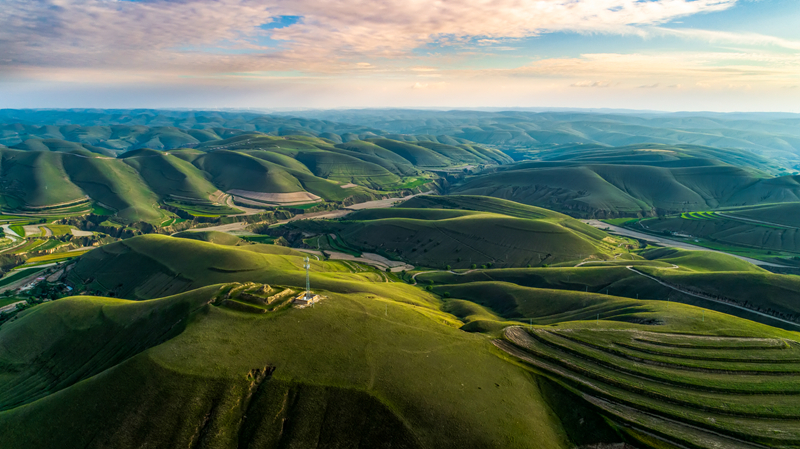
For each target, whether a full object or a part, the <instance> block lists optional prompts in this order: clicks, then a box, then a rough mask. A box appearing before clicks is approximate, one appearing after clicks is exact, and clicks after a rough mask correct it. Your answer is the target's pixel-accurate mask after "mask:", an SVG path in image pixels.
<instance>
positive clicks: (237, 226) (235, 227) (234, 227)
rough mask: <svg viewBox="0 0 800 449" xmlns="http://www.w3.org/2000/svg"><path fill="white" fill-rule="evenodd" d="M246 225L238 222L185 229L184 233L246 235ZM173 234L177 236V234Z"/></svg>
mask: <svg viewBox="0 0 800 449" xmlns="http://www.w3.org/2000/svg"><path fill="white" fill-rule="evenodd" d="M248 224H249V223H246V222H244V221H240V222H236V223H229V224H224V225H219V226H208V227H205V228H192V229H186V231H188V232H203V231H219V232H229V233H234V232H241V233H248V231H247V230H246V229H245V228H246V227H247V225H248ZM179 232H184V231H179ZM175 234H177V232H176V233H175ZM173 235H174V234H173ZM248 235H256V234H253V233H252V232H250V233H248Z"/></svg>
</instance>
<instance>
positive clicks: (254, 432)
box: [0, 198, 800, 449]
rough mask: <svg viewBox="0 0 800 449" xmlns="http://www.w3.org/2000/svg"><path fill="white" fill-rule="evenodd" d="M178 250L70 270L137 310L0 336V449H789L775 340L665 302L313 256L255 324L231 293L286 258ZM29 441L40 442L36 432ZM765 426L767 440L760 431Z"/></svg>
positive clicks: (516, 272)
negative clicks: (293, 448) (411, 275)
mask: <svg viewBox="0 0 800 449" xmlns="http://www.w3.org/2000/svg"><path fill="white" fill-rule="evenodd" d="M461 200H462V201H467V200H468V199H464V198H462V199H461ZM420 202H422V201H420ZM434 202H435V201H434ZM470 202H471V203H472V204H475V201H470ZM486 203H487V204H490V205H495V206H498V203H499V205H500V206H502V205H503V203H502V202H501V201H496V200H490V201H487V202H486ZM418 205H419V204H418ZM397 210H399V211H401V212H402V213H405V214H410V215H414V214H420V213H422V211H426V209H424V208H402V209H397ZM428 211H429V212H430V211H433V213H435V214H439V215H442V216H448V214H449V215H452V214H464V215H463V216H464V217H469V216H471V215H478V216H480V215H482V214H484V212H478V211H472V212H469V211H464V210H459V209H439V208H437V209H428ZM368 212H369V213H373V211H365V212H364V213H368ZM532 212H538V211H536V210H535V209H528V210H527V212H525V213H532ZM374 213H375V214H377V215H380V214H384V213H385V212H383V211H381V210H378V211H375V212H374ZM550 214H553V213H552V212H550ZM553 215H555V216H556V217H557V216H558V214H553ZM442 219H444V220H447V219H449V218H442ZM375 220H376V221H380V220H381V218H377V217H376V218H375ZM199 237H200V239H199V240H194V239H186V238H176V237H166V236H141V237H135V238H132V239H128V240H126V241H123V242H117V243H114V244H110V245H107V246H105V247H102V248H98V249H96V250H94V251H92V252H90V253H89V254H87V255H85V256H83V257H82V258H81V259H80V260H79V261H78V262H77V264H76V266H75V267H74V268H73V269H72V271H71V273H72V274H71V276H73V277H72V279H73V282H74V283H75V285H76V286H78V288H79V289H89V290H91V291H95V292H101V291H104V292H106V293H114V294H116V295H117V296H121V297H127V298H136V299H149V300H145V301H129V300H125V299H119V298H110V297H103V296H91V297H90V296H76V297H71V298H65V299H61V300H58V301H55V302H50V303H45V304H41V305H38V306H36V307H34V308H32V309H29V310H27V311H24V312H21V313H20V314H19V315H18V316H17V317H16V318H15V319H14V320H12V321H10V322H7V323H5V324H3V325H2V326H0V387H2V388H0V430H2V432H0V444H2V445H4V446H5V445H8V446H13V447H16V446H27V445H35V446H38V447H51V446H55V445H57V446H62V447H103V446H114V447H140V446H142V445H154V446H159V445H163V444H168V445H170V446H190V447H195V446H199V447H214V448H216V447H219V448H227V447H261V446H263V445H265V444H276V445H299V446H308V445H314V444H317V445H320V444H323V445H327V446H331V447H350V446H353V445H360V446H368V447H408V448H423V447H425V448H427V447H512V448H513V447H547V448H556V449H558V448H565V449H566V448H572V447H575V446H581V445H593V444H598V443H604V444H612V443H621V442H628V443H633V444H636V445H637V446H639V447H654V448H660V447H663V443H664V441H667V442H672V443H677V444H684V443H686V442H687V441H692V442H693V443H694V444H695V446H696V447H699V448H712V447H719V445H720V444H723V446H724V445H725V444H727V446H725V447H748V446H747V445H748V444H750V443H749V442H755V443H760V444H767V445H774V444H777V445H784V446H791V445H793V444H795V442H796V441H797V440H798V435H796V428H797V427H796V422H797V420H798V419H800V417H798V416H796V409H795V408H793V403H794V402H793V401H794V396H793V395H794V393H795V390H796V388H795V387H793V386H791V385H789V384H787V383H786V382H785V381H784V380H785V379H788V377H787V376H791V375H792V373H795V372H796V369H797V360H798V357H797V354H796V348H795V347H794V343H791V342H792V341H796V339H797V338H798V337H797V336H798V335H800V334H798V333H796V332H788V331H783V330H780V329H776V328H772V327H769V326H765V325H762V324H757V323H753V322H751V321H747V320H744V319H741V318H737V317H734V316H731V315H726V314H723V313H717V312H712V311H703V310H702V309H700V308H698V307H693V306H689V305H684V304H681V303H676V302H666V301H653V300H645V299H633V298H624V297H620V296H615V295H608V294H601V293H591V292H588V293H587V292H583V291H574V290H569V289H566V290H555V289H553V287H548V288H537V287H531V286H526V285H524V282H529V281H532V280H534V279H537V278H538V279H544V278H548V277H549V278H551V281H552V279H555V278H560V277H561V274H560V273H561V270H562V269H561V268H534V269H511V270H476V271H474V272H471V273H458V274H455V273H431V274H428V275H424V276H425V277H424V279H425V280H427V279H428V277H431V279H436V283H435V284H434V285H433V288H432V289H431V290H432V292H427V291H425V290H423V289H421V288H419V287H415V286H412V285H407V284H405V283H402V282H387V281H388V280H389V278H385V277H383V276H380V275H379V273H377V272H376V271H374V270H371V269H369V268H367V267H363V266H362V267H361V268H359V269H357V270H354V269H353V267H354V266H353V265H352V264H345V263H343V262H334V261H317V260H312V261H311V265H312V268H311V272H312V286H314V290H315V292H316V293H318V294H322V295H324V296H325V297H326V299H325V300H323V301H322V302H320V303H318V304H316V305H315V306H314V307H310V308H305V309H297V308H288V307H277V308H265V307H263V306H260V305H259V304H257V303H242V302H241V301H251V300H252V298H251V299H244V296H239V297H238V298H240V299H234V298H236V297H235V296H231V295H232V294H233V292H234V291H240V289H242V288H248V289H250V290H248V291H256V289H258V290H257V291H270V290H272V291H281V289H290V290H291V289H299V288H302V287H301V286H303V285H304V276H303V274H304V273H303V271H302V268H301V267H302V258H303V256H304V254H302V253H298V252H296V251H294V250H292V249H288V248H281V247H275V246H272V245H260V244H251V245H248V244H242V243H240V242H232V241H230V240H228V239H225V241H220V243H222V244H215V243H210V242H207V241H205V240H211V241H219V240H218V239H219V238H221V236H219V235H218V234H215V233H213V232H211V233H206V234H201V235H200V236H199ZM231 243H236V244H237V246H231ZM643 254H644V255H645V256H646V257H640V258H639V259H637V260H631V261H628V263H629V264H635V263H637V262H638V263H640V264H642V265H640V266H638V267H639V268H640V269H642V270H645V269H646V268H645V267H647V266H648V265H647V264H655V265H652V267H657V266H661V267H664V266H670V265H671V264H672V263H680V264H681V265H685V266H686V267H687V268H683V267H682V268H680V269H679V270H674V269H673V271H679V272H680V273H677V274H676V275H680V276H689V275H693V276H694V275H701V276H712V275H720V274H724V273H723V271H720V270H735V271H731V272H730V274H732V275H734V276H735V277H739V278H741V277H742V276H743V275H746V274H747V273H750V274H752V275H758V276H776V275H771V274H769V273H766V274H765V273H763V272H762V271H761V270H759V269H758V268H756V267H753V266H748V265H742V263H741V261H738V260H735V261H734V260H728V258H726V257H725V256H721V257H719V256H717V255H713V256H711V259H709V258H708V257H707V256H706V255H701V254H694V253H692V252H682V251H674V250H667V249H661V250H654V251H649V252H645V253H643ZM609 263H611V262H609ZM659 264H660V265H659ZM654 269H656V268H654ZM569 270H571V272H572V273H573V276H574V277H575V278H578V279H579V280H578V281H574V282H578V283H580V282H581V281H580V279H590V278H596V279H597V278H605V279H608V277H607V276H606V275H605V274H603V273H607V272H609V270H624V271H627V272H628V273H631V275H632V276H637V275H636V274H634V273H632V272H631V271H630V270H627V269H626V268H625V267H624V266H621V267H613V266H612V267H590V266H585V267H579V268H570V269H569ZM661 271H664V272H666V271H669V270H667V269H666V268H664V269H661ZM537 273H540V274H541V276H540V275H539V274H537ZM653 273H654V274H656V275H657V276H662V275H663V273H661V272H658V273H656V272H653ZM551 275H552V276H551ZM503 276H505V280H479V278H480V277H484V278H486V277H499V278H502V277H503ZM553 276H555V278H553ZM638 277H641V276H638ZM448 279H449V280H454V281H455V280H458V282H459V283H458V284H447V283H446V282H449V281H448ZM514 279H516V280H517V281H518V282H520V284H514V283H513V282H515V281H514ZM642 279H643V280H644V282H649V283H651V284H652V285H655V286H658V284H657V283H655V282H653V281H650V280H648V279H646V278H642ZM775 279H778V277H776V278H773V279H772V280H770V281H769V283H772V284H776V282H775V281H774V280H775ZM392 280H394V281H396V280H397V279H396V278H392ZM252 282H255V284H252ZM570 282H573V281H570ZM242 283H247V284H242ZM262 283H263V284H268V285H261V284H262ZM107 286H115V287H114V288H111V289H109V288H108V287H107ZM248 286H250V287H248ZM259 286H260V289H259ZM104 289H105V290H104ZM798 291H800V289H798ZM434 293H437V294H434ZM168 295H171V296H168ZM762 296H768V297H771V296H772V295H762ZM151 298H154V299H151ZM255 298H256V299H257V297H255ZM531 323H533V325H531ZM523 324H524V327H523ZM509 326H510V327H509ZM42 329H47V338H41V336H42V335H43V334H42ZM464 331H468V332H464ZM767 353H768V355H769V357H770V359H769V363H767V361H765V359H764V356H765V355H767ZM723 366H724V367H725V368H724V369H725V370H727V371H725V372H722V371H721V369H722V368H721V367H723ZM698 370H703V371H702V372H700V371H698ZM730 370H733V371H734V372H729V371H730ZM634 380H635V381H634ZM645 387H646V389H645ZM756 390H757V391H756ZM753 391H756V393H757V394H747V395H742V393H743V392H750V393H752V392H753ZM777 391H780V392H782V393H783V394H782V395H775V394H774V393H775V392H777ZM487 410H492V413H486V411H487ZM706 416H713V417H714V418H715V419H714V421H709V420H704V419H702V418H703V417H706ZM645 417H646V418H647V419H645ZM45 423H47V425H48V426H49V428H50V429H51V430H50V431H48V432H37V431H35V429H38V428H40V427H41V426H42V425H45ZM775 426H778V427H779V428H780V429H781V430H783V432H782V433H780V434H779V435H773V434H771V433H770V432H769V429H773V428H775ZM586 429H591V431H590V432H589V431H587V430H586ZM654 434H656V435H659V438H660V439H659V440H657V441H658V442H655V441H656V440H653V439H652V435H654ZM389 442H391V445H389ZM731 444H733V445H736V446H731Z"/></svg>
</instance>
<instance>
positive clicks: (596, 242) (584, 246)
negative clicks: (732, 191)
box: [269, 207, 615, 268]
mask: <svg viewBox="0 0 800 449" xmlns="http://www.w3.org/2000/svg"><path fill="white" fill-rule="evenodd" d="M538 215H539V216H540V217H542V218H540V219H527V218H517V217H512V216H508V215H500V214H495V213H486V212H478V211H463V210H449V209H414V208H407V207H406V208H392V209H372V210H366V211H359V212H355V213H351V214H349V215H347V216H345V217H344V218H342V219H340V220H339V221H296V222H292V223H289V224H286V225H283V226H281V227H279V228H275V229H271V230H270V231H269V232H270V234H271V235H274V236H278V235H283V236H286V237H289V238H290V239H292V240H293V238H294V236H295V235H297V234H298V233H300V232H305V233H306V234H308V233H312V234H335V235H336V240H337V242H338V243H337V244H338V245H344V246H347V247H350V248H352V249H355V250H358V251H364V252H377V253H379V254H384V255H386V256H387V257H390V258H395V259H399V260H405V261H407V262H408V263H411V264H413V265H419V266H425V267H438V268H443V267H445V266H447V265H450V266H451V267H454V268H467V267H470V266H471V265H473V264H475V265H478V266H480V265H486V264H491V265H493V266H495V267H514V266H526V265H535V266H539V265H546V264H553V263H561V262H565V261H571V260H574V261H576V263H577V261H580V260H583V259H585V258H587V257H590V256H594V257H596V258H600V259H607V258H610V257H611V256H609V254H611V253H612V252H613V251H614V249H615V243H614V241H613V239H611V238H610V237H608V235H607V234H605V233H604V232H602V231H597V230H595V229H587V228H588V226H586V225H584V224H582V223H580V222H577V221H576V220H574V219H572V218H569V217H567V216H565V215H561V214H557V213H552V212H548V211H541V212H538ZM545 217H546V218H545ZM604 239H608V240H605V241H604Z"/></svg>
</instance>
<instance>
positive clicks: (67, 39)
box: [0, 0, 800, 112]
mask: <svg viewBox="0 0 800 449" xmlns="http://www.w3.org/2000/svg"><path fill="white" fill-rule="evenodd" d="M0 6H2V7H0V23H3V24H4V26H3V27H2V28H0V107H193V108H204V107H206V108H212V107H233V108H236V107H243V108H244V107H247V108H263V109H292V108H342V107H387V106H392V107H462V108H468V107H591V108H597V107H608V108H632V109H648V110H653V109H659V110H718V111H734V110H739V111H753V110H757V111H794V112H800V101H798V100H800V27H798V26H797V24H798V23H800V4H798V2H797V1H794V0H760V1H756V0H649V1H641V0H537V1H528V2H520V1H517V0H492V1H489V0H485V1H480V0H448V1H438V2H431V1H428V0H425V1H423V0H339V1H336V0H291V1H289V0H271V1H249V0H183V1H180V2H176V1H167V0H141V1H134V2H132V1H113V0H41V1H37V2H29V1H23V0H0Z"/></svg>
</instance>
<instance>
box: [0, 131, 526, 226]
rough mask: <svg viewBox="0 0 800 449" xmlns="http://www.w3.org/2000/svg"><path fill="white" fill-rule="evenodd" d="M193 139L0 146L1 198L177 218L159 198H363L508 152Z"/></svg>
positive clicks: (187, 201) (223, 211)
mask: <svg viewBox="0 0 800 449" xmlns="http://www.w3.org/2000/svg"><path fill="white" fill-rule="evenodd" d="M196 143H198V149H197V150H175V151H170V152H165V151H157V150H153V149H147V148H141V149H136V150H132V151H128V152H125V153H123V154H120V155H119V156H118V157H115V158H112V157H95V155H93V154H88V155H87V152H86V151H78V149H77V147H76V148H73V147H75V146H76V145H77V144H73V143H69V145H66V146H64V147H63V148H62V149H61V150H58V151H50V150H45V148H44V147H41V145H38V146H37V145H33V146H31V145H27V146H24V147H20V148H18V149H9V148H2V149H0V161H2V164H3V167H4V168H3V170H4V185H5V187H3V194H2V201H1V202H2V206H3V208H4V210H8V211H20V212H26V213H33V214H37V215H44V214H45V213H47V214H49V215H53V216H56V217H64V216H67V215H81V214H87V213H89V212H97V213H99V214H101V215H113V216H114V219H115V220H117V221H120V222H121V223H123V224H125V223H130V222H133V221H146V222H149V223H152V224H160V223H163V222H165V221H167V220H169V219H172V218H174V217H173V216H172V214H170V213H169V212H167V211H165V210H163V209H161V208H160V207H159V205H160V204H161V205H164V206H165V207H167V208H175V209H177V210H180V211H183V212H184V213H186V214H189V215H192V216H195V217H218V216H222V215H234V214H240V213H242V211H241V210H239V209H236V208H232V207H229V206H228V205H227V204H221V203H215V202H213V201H211V200H210V199H209V198H210V197H212V196H215V195H216V192H218V191H220V190H221V191H223V192H227V191H237V192H240V191H244V192H252V193H253V195H262V194H290V193H304V192H307V193H308V194H310V196H311V197H313V198H314V199H315V200H314V201H312V203H315V204H316V203H319V200H320V199H322V200H324V201H343V200H345V199H348V198H350V201H352V199H356V200H360V201H364V200H368V199H373V198H375V197H376V195H378V194H380V193H381V192H383V193H387V192H397V191H402V190H406V191H407V190H409V189H419V188H425V187H423V186H424V185H425V184H427V183H428V182H430V180H431V179H430V177H429V176H428V175H425V174H423V172H422V170H424V169H426V168H433V167H447V166H454V165H463V164H465V163H480V164H498V163H506V162H509V161H510V159H508V157H507V156H505V155H503V154H502V153H501V152H499V151H496V150H484V151H477V150H475V148H473V147H471V146H452V145H444V144H437V145H436V146H431V145H427V144H426V145H427V146H426V145H418V144H415V143H405V142H397V141H393V140H390V139H375V140H374V141H369V142H367V141H362V142H359V143H357V144H355V143H354V144H334V143H332V142H331V141H329V140H326V139H320V138H314V137H308V136H286V137H277V136H268V135H265V134H258V133H250V134H244V135H237V136H236V137H231V138H228V139H222V140H220V139H209V140H207V141H205V143H199V142H196ZM70 148H72V150H70ZM343 185H352V186H348V188H342V186H343ZM100 204H102V205H103V206H100ZM266 206H273V207H274V206H275V204H266ZM307 207H310V206H307ZM184 218H187V217H184Z"/></svg>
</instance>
